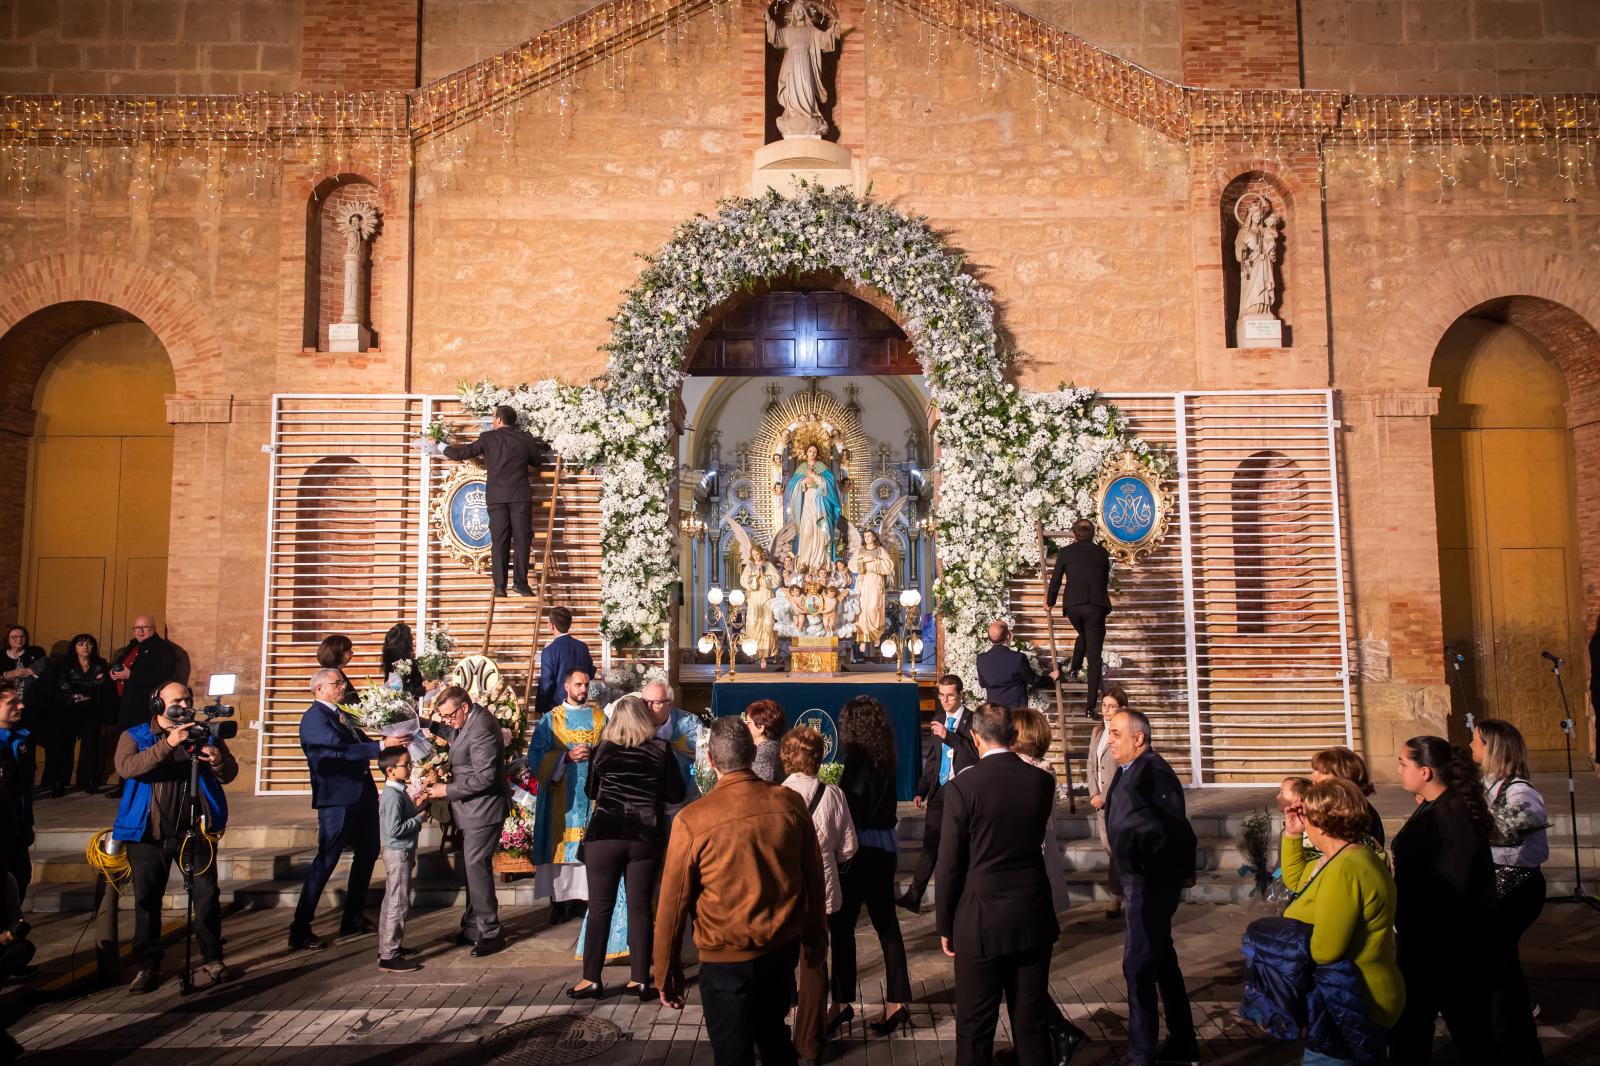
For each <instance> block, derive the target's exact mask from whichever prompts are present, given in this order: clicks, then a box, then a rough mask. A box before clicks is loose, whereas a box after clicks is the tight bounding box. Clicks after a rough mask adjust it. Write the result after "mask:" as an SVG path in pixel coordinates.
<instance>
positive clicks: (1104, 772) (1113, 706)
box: [1089, 685, 1128, 918]
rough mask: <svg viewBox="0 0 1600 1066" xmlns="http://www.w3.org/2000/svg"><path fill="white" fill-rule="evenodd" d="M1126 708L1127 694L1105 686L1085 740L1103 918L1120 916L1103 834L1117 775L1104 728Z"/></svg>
mask: <svg viewBox="0 0 1600 1066" xmlns="http://www.w3.org/2000/svg"><path fill="white" fill-rule="evenodd" d="M1127 709H1128V694H1127V692H1125V691H1123V688H1122V686H1121V685H1111V686H1109V687H1107V688H1106V689H1105V690H1104V692H1103V693H1102V694H1101V696H1100V724H1099V725H1097V726H1095V727H1094V733H1093V734H1091V735H1090V737H1089V806H1091V807H1093V808H1094V809H1095V810H1097V811H1099V812H1100V818H1099V822H1100V843H1101V844H1103V845H1105V849H1106V891H1108V892H1109V893H1111V896H1110V902H1108V903H1107V904H1106V917H1107V918H1115V917H1117V915H1119V914H1121V913H1122V877H1121V876H1120V875H1119V874H1118V873H1117V860H1116V858H1115V857H1114V856H1113V855H1112V854H1111V838H1110V837H1108V836H1107V835H1106V789H1108V788H1110V787H1111V778H1112V777H1113V776H1115V774H1116V772H1117V757H1116V756H1115V755H1113V754H1111V734H1110V731H1109V730H1108V729H1107V728H1106V727H1107V726H1108V725H1110V724H1111V719H1112V718H1113V717H1115V716H1116V713H1117V712H1118V711H1125V710H1127Z"/></svg>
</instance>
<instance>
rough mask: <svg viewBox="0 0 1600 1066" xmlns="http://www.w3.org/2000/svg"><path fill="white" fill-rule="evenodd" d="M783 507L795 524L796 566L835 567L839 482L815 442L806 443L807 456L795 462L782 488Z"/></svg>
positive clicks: (823, 569)
mask: <svg viewBox="0 0 1600 1066" xmlns="http://www.w3.org/2000/svg"><path fill="white" fill-rule="evenodd" d="M783 500H784V509H785V510H786V511H787V512H788V514H789V521H791V522H793V523H794V526H795V539H794V563H795V566H796V567H797V568H798V567H802V566H806V567H810V568H811V569H812V570H813V571H826V570H829V569H831V568H832V566H833V560H834V537H835V535H836V534H837V532H838V529H839V521H840V518H841V516H842V515H843V512H844V504H843V502H842V501H841V499H840V497H839V484H838V482H837V481H835V480H834V477H833V471H832V470H830V469H829V468H828V464H827V463H824V462H823V461H822V459H821V450H820V449H818V447H817V446H816V445H815V444H808V445H806V456H805V458H804V459H802V460H800V462H799V463H798V464H797V465H796V466H795V468H794V473H793V474H792V475H791V476H790V477H789V484H788V485H787V486H786V487H785V489H784V491H783Z"/></svg>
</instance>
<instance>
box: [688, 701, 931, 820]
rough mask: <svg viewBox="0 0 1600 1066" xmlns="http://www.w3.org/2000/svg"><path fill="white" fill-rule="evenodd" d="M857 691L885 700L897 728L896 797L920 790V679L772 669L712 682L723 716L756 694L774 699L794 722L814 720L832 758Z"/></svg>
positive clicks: (715, 706)
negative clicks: (791, 674) (800, 674)
mask: <svg viewBox="0 0 1600 1066" xmlns="http://www.w3.org/2000/svg"><path fill="white" fill-rule="evenodd" d="M855 696H871V697H872V698H873V699H875V700H877V701H878V702H879V703H881V704H883V709H884V713H885V714H887V715H888V716H889V726H890V728H892V729H893V730H894V747H895V768H896V775H895V797H896V798H897V799H899V800H900V801H901V802H905V801H908V800H910V799H911V798H912V797H913V796H915V795H916V791H917V776H918V775H919V774H921V772H922V733H921V726H922V723H921V716H920V713H919V711H918V703H919V695H918V687H917V683H916V682H915V681H912V680H909V679H907V680H902V681H895V680H883V681H878V680H871V681H869V680H866V679H865V678H863V677H862V676H861V675H859V674H858V675H854V676H850V677H806V678H793V679H781V678H779V677H774V676H772V675H766V676H762V675H759V674H758V675H755V676H753V677H746V676H740V677H734V678H727V677H724V678H722V679H720V680H719V681H717V682H716V683H715V684H713V685H712V686H711V714H712V716H713V717H716V718H723V717H726V716H727V715H730V714H741V713H743V712H744V709H745V708H746V707H748V706H750V704H752V703H754V702H755V701H756V700H773V701H774V702H776V703H777V704H778V706H780V707H782V708H783V713H784V716H785V717H786V718H787V720H788V722H789V725H790V726H791V727H792V726H796V725H802V724H804V725H813V726H816V727H817V728H818V729H819V730H820V731H821V732H822V735H823V737H824V738H825V739H826V740H827V741H828V746H827V749H826V750H827V759H828V761H829V762H832V761H834V760H836V759H837V757H838V740H839V731H838V723H839V711H840V710H841V709H843V707H844V705H845V704H846V703H848V702H849V701H850V700H851V699H852V698H853V697H855Z"/></svg>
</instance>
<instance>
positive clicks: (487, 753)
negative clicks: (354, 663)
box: [428, 685, 511, 959]
mask: <svg viewBox="0 0 1600 1066" xmlns="http://www.w3.org/2000/svg"><path fill="white" fill-rule="evenodd" d="M435 706H437V707H438V708H439V712H440V714H441V715H442V716H443V718H444V721H443V722H442V723H441V722H430V723H429V728H430V729H431V730H432V731H433V732H435V733H437V734H438V735H440V736H442V737H443V738H444V739H445V740H447V741H449V743H450V783H449V784H448V785H433V786H432V787H430V788H429V789H428V798H429V799H444V800H449V801H450V817H451V818H452V819H453V820H454V821H455V823H456V825H458V826H459V827H460V828H461V860H462V863H463V865H465V866H466V874H467V907H466V914H465V915H464V917H463V918H462V922H461V928H462V935H463V936H465V937H466V939H468V940H470V941H472V955H473V957H474V958H480V959H481V958H483V957H485V956H487V955H493V954H495V953H496V952H497V951H500V950H502V949H503V948H504V947H505V946H506V940H505V936H504V934H502V933H501V931H500V901H499V900H498V898H496V896H495V876H494V852H495V848H496V847H498V846H499V844H500V826H501V823H502V822H504V821H505V820H506V808H507V806H508V805H509V802H510V798H511V790H510V788H509V787H508V786H507V784H506V772H505V762H506V748H505V741H504V738H503V737H502V736H501V733H500V723H499V722H497V721H495V719H494V715H492V714H490V713H489V712H488V711H487V710H485V709H484V708H482V707H478V706H475V705H474V704H473V702H472V698H471V697H470V696H468V695H467V690H466V689H464V688H461V687H460V686H457V685H451V686H449V687H448V688H446V689H445V690H444V691H443V692H441V693H440V694H439V698H438V699H437V700H436V701H435Z"/></svg>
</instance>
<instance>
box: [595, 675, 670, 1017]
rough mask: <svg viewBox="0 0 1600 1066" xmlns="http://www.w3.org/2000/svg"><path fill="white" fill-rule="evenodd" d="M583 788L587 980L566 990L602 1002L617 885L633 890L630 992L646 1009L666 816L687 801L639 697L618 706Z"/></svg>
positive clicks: (652, 991) (630, 897)
mask: <svg viewBox="0 0 1600 1066" xmlns="http://www.w3.org/2000/svg"><path fill="white" fill-rule="evenodd" d="M589 758H590V762H589V779H588V781H587V783H586V784H585V786H584V791H585V793H586V794H587V795H588V797H589V798H590V799H591V800H593V801H594V811H593V812H592V813H591V814H590V816H589V827H588V828H587V829H586V830H585V831H584V834H583V845H582V854H583V865H584V869H585V871H586V872H587V873H588V876H589V926H588V928H587V929H586V930H585V932H584V937H583V980H582V981H580V982H578V983H577V984H576V985H574V986H573V987H572V988H569V989H568V990H567V996H568V997H569V998H571V999H600V998H601V997H602V996H604V995H605V986H604V985H603V984H602V983H601V980H600V970H601V967H603V966H605V964H606V940H607V939H608V938H609V936H610V934H611V915H612V912H613V911H615V910H616V905H617V885H618V883H619V882H621V881H623V879H624V878H626V879H627V886H628V963H629V965H630V967H631V968H632V970H633V980H631V981H629V982H628V985H627V989H626V990H627V991H628V992H629V993H631V994H634V995H637V996H638V997H639V1002H641V1003H651V1002H654V1001H655V999H656V995H657V993H656V990H655V989H654V988H652V987H650V962H651V958H650V955H651V951H652V949H653V945H654V941H653V938H654V936H655V925H654V921H653V917H654V913H653V911H652V909H651V901H652V897H653V896H654V895H655V888H656V875H657V874H658V873H659V872H660V869H661V855H662V852H663V851H664V850H665V849H666V841H667V834H666V822H667V820H666V814H665V812H664V808H665V807H666V805H667V804H670V803H681V802H683V797H684V783H683V773H682V772H681V771H680V770H679V769H678V759H677V756H676V755H674V754H673V752H672V749H671V748H670V747H668V745H667V742H666V741H665V740H662V739H661V738H660V737H658V736H656V725H655V722H654V721H653V720H652V719H651V717H650V711H649V708H647V707H646V706H645V702H644V700H642V699H640V698H639V697H638V696H624V697H622V698H621V699H620V700H618V701H617V702H616V704H615V706H613V707H612V708H611V720H610V721H609V722H607V723H606V725H605V731H604V732H603V733H602V734H601V736H600V743H599V744H598V745H596V746H595V749H594V753H593V754H592V755H590V757H589Z"/></svg>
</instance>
